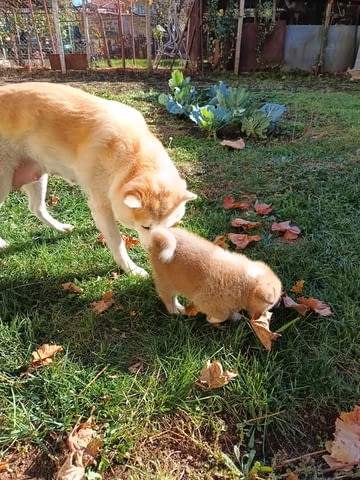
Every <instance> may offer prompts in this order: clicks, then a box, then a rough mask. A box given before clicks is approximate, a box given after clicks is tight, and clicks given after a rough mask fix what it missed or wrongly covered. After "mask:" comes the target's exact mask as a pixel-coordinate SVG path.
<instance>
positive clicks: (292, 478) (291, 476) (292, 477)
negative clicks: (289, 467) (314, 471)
mask: <svg viewBox="0 0 360 480" xmlns="http://www.w3.org/2000/svg"><path fill="white" fill-rule="evenodd" d="M286 480H299V476H298V475H297V473H294V472H290V473H288V475H287V477H286Z"/></svg>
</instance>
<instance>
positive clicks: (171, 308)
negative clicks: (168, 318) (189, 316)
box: [166, 299, 185, 315]
mask: <svg viewBox="0 0 360 480" xmlns="http://www.w3.org/2000/svg"><path fill="white" fill-rule="evenodd" d="M166 308H167V311H168V312H169V313H171V314H174V315H184V314H185V307H184V306H183V305H181V303H180V302H179V301H178V300H177V299H176V300H175V301H174V302H173V303H171V304H168V305H166Z"/></svg>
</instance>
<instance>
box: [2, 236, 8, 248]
mask: <svg viewBox="0 0 360 480" xmlns="http://www.w3.org/2000/svg"><path fill="white" fill-rule="evenodd" d="M8 246H9V244H8V243H7V242H5V240H3V239H2V238H0V250H2V249H3V248H6V247H8Z"/></svg>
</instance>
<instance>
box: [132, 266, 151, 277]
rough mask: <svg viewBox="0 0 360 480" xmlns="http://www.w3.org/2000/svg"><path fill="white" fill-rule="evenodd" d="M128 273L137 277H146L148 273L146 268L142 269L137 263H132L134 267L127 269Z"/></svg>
mask: <svg viewBox="0 0 360 480" xmlns="http://www.w3.org/2000/svg"><path fill="white" fill-rule="evenodd" d="M127 274H128V275H136V276H138V277H143V278H145V277H148V276H149V274H148V272H147V271H146V270H144V269H143V268H141V267H138V266H137V265H134V267H132V268H131V270H129V271H128V272H127Z"/></svg>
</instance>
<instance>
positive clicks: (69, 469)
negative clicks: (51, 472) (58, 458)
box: [55, 455, 85, 480]
mask: <svg viewBox="0 0 360 480" xmlns="http://www.w3.org/2000/svg"><path fill="white" fill-rule="evenodd" d="M55 478H56V480H84V479H85V468H84V467H76V466H75V465H73V455H68V456H67V457H66V459H65V462H64V463H63V464H62V465H61V467H60V468H59V470H58V472H57V474H56V477H55Z"/></svg>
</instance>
